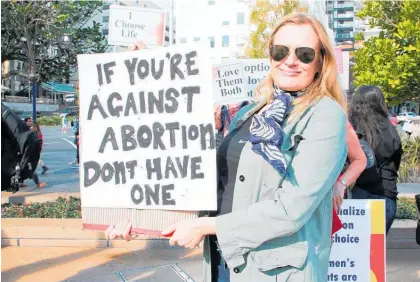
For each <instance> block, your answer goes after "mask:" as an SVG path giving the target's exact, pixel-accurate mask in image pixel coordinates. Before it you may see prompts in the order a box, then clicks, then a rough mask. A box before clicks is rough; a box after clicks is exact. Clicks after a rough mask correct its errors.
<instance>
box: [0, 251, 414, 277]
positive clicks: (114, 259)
mask: <svg viewBox="0 0 420 282" xmlns="http://www.w3.org/2000/svg"><path fill="white" fill-rule="evenodd" d="M172 263H178V264H179V266H180V267H181V268H182V269H183V270H184V271H185V272H186V273H187V274H188V275H189V276H190V277H191V278H192V279H193V280H194V281H197V282H198V281H201V278H202V272H201V271H202V258H201V250H200V249H194V250H185V249H180V248H176V249H169V250H168V249H164V250H156V249H147V250H145V249H139V250H133V249H123V248H106V249H98V248H97V249H86V248H64V247H61V248H40V247H5V248H2V266H1V270H2V280H1V281H4V282H12V281H13V282H15V281H19V282H25V281H31V282H32V281H43V282H50V281H51V282H55V281H68V282H70V281H71V282H76V281H77V282H79V281H80V282H82V281H83V282H86V281H89V282H118V281H122V280H121V279H120V278H119V277H118V276H117V275H116V273H118V272H122V273H123V275H124V278H125V279H126V280H125V281H155V282H170V281H168V280H167V279H166V280H152V279H150V280H140V279H138V278H139V275H140V274H141V273H142V271H141V270H140V268H144V267H151V266H159V265H166V264H172ZM135 277H137V279H138V280H137V279H135ZM386 281H387V282H401V281H404V282H418V281H420V249H416V250H406V249H405V250H399V249H393V250H387V279H386ZM244 282H256V281H244ZM360 282H367V281H360Z"/></svg>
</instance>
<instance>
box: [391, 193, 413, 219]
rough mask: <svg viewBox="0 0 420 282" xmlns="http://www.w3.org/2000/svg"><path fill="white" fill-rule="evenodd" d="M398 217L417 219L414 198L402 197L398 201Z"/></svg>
mask: <svg viewBox="0 0 420 282" xmlns="http://www.w3.org/2000/svg"><path fill="white" fill-rule="evenodd" d="M396 218H397V219H417V207H416V202H415V199H414V198H408V197H401V198H399V199H398V201H397V215H396Z"/></svg>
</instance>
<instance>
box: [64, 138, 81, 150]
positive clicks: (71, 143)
mask: <svg viewBox="0 0 420 282" xmlns="http://www.w3.org/2000/svg"><path fill="white" fill-rule="evenodd" d="M61 139H63V140H65V141H67V142H69V144H70V145H72V146H73V147H74V148H75V149H77V147H76V145H74V144H73V142H71V141H69V140H67V139H66V138H61Z"/></svg>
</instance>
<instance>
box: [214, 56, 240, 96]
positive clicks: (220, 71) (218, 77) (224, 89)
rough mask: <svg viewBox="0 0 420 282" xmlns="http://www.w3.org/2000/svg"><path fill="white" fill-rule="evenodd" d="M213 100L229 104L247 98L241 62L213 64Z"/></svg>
mask: <svg viewBox="0 0 420 282" xmlns="http://www.w3.org/2000/svg"><path fill="white" fill-rule="evenodd" d="M213 92H214V100H215V102H216V103H219V104H229V103H235V102H240V101H244V100H247V99H248V95H247V91H246V84H245V77H244V70H243V67H242V64H241V63H237V62H231V63H225V64H219V65H214V66H213Z"/></svg>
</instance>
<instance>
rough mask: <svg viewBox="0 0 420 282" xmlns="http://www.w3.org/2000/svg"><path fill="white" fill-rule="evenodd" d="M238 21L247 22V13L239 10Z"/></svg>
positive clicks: (240, 22) (239, 22)
mask: <svg viewBox="0 0 420 282" xmlns="http://www.w3.org/2000/svg"><path fill="white" fill-rule="evenodd" d="M237 23H238V24H244V23H245V14H244V13H243V12H239V13H238V14H237Z"/></svg>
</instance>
